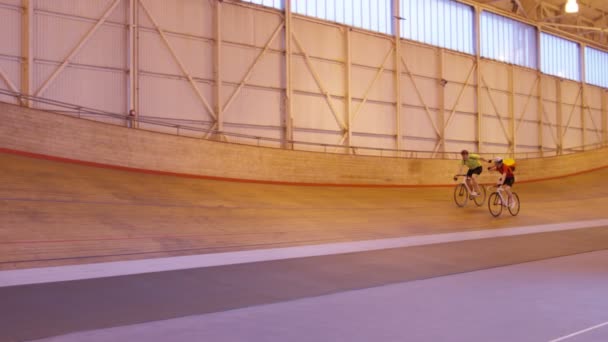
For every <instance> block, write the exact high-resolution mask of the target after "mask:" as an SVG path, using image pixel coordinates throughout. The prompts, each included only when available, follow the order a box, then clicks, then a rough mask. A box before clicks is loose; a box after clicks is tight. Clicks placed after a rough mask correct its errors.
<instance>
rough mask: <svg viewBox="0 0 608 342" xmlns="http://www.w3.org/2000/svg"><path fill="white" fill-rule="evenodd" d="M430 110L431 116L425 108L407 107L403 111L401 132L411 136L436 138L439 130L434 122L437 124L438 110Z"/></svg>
mask: <svg viewBox="0 0 608 342" xmlns="http://www.w3.org/2000/svg"><path fill="white" fill-rule="evenodd" d="M430 112H431V116H430V117H429V116H428V115H427V113H426V112H425V110H424V109H423V108H407V109H406V110H404V111H402V112H401V113H402V117H403V119H402V120H401V132H402V133H403V134H404V135H407V136H409V137H422V138H431V139H436V138H437V132H435V129H434V128H433V124H435V126H437V124H436V123H437V111H435V110H431V111H430ZM431 120H432V121H431Z"/></svg>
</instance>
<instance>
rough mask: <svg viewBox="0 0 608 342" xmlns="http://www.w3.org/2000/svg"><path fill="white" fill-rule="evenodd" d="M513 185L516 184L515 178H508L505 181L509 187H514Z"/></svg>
mask: <svg viewBox="0 0 608 342" xmlns="http://www.w3.org/2000/svg"><path fill="white" fill-rule="evenodd" d="M513 183H515V177H507V179H505V183H504V184H505V185H508V186H513Z"/></svg>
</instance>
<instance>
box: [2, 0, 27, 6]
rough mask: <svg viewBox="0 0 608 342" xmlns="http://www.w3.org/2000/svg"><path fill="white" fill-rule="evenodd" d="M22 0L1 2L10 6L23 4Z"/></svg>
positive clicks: (4, 0)
mask: <svg viewBox="0 0 608 342" xmlns="http://www.w3.org/2000/svg"><path fill="white" fill-rule="evenodd" d="M21 1H22V0H0V4H3V5H10V6H21Z"/></svg>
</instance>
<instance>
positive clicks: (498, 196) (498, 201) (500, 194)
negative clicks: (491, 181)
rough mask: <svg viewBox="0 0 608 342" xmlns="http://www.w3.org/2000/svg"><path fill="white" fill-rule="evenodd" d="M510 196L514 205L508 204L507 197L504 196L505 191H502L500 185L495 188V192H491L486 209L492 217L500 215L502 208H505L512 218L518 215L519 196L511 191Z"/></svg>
mask: <svg viewBox="0 0 608 342" xmlns="http://www.w3.org/2000/svg"><path fill="white" fill-rule="evenodd" d="M511 194H513V201H514V203H509V195H507V194H506V190H505V189H503V187H502V185H499V186H496V191H494V192H492V193H491V194H490V197H488V209H489V210H490V214H492V216H494V217H498V216H499V215H500V214H501V213H502V209H503V207H507V208H508V210H509V213H511V215H513V216H516V215H517V214H519V208H520V202H519V196H518V195H517V193H515V192H513V191H511Z"/></svg>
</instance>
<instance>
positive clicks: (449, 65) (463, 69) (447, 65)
mask: <svg viewBox="0 0 608 342" xmlns="http://www.w3.org/2000/svg"><path fill="white" fill-rule="evenodd" d="M443 63H444V65H443V78H444V79H446V80H447V81H451V82H459V83H465V81H466V80H467V76H468V75H469V72H470V71H471V68H472V67H473V65H474V64H475V60H474V59H472V58H470V57H465V56H462V55H458V54H454V53H449V52H444V60H443ZM475 73H476V70H473V71H472V72H471V76H470V77H469V84H473V85H474V84H475V83H476V78H475Z"/></svg>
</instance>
